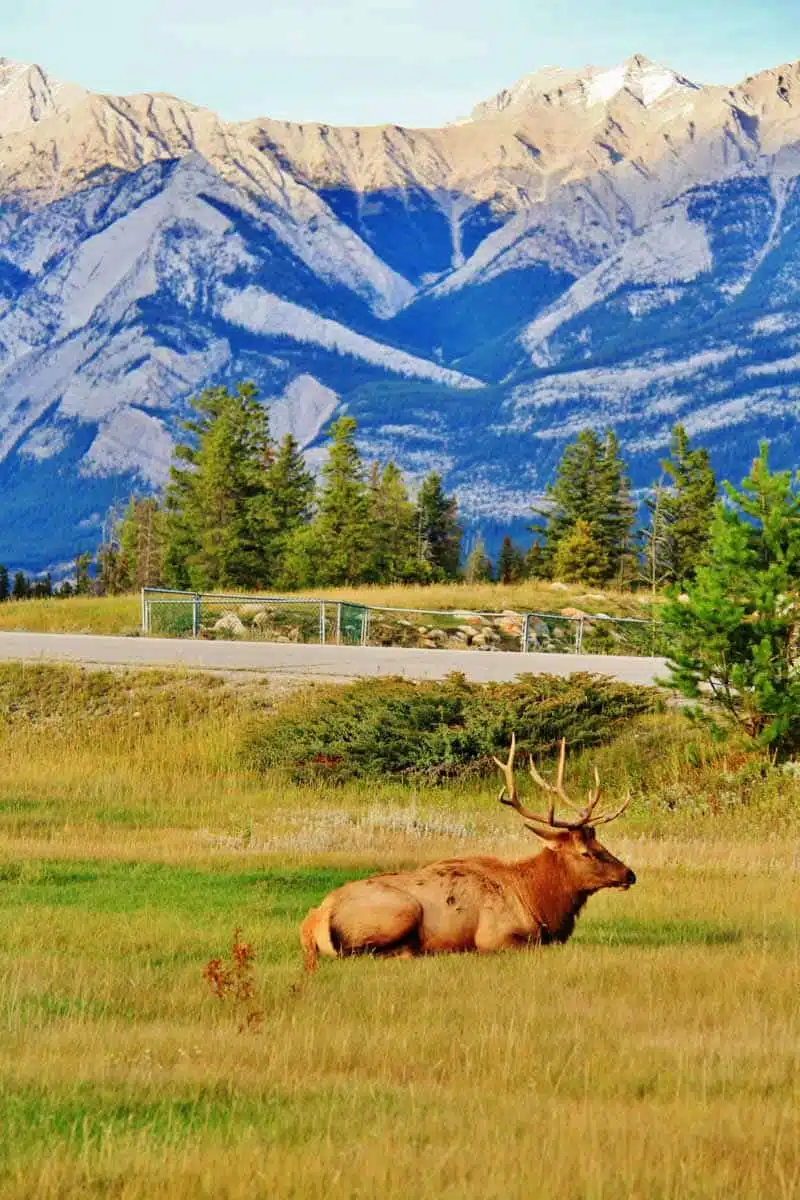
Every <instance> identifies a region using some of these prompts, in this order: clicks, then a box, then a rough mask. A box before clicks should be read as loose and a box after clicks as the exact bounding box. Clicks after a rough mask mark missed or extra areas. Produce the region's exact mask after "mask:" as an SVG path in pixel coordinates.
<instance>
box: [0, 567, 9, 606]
mask: <svg viewBox="0 0 800 1200" xmlns="http://www.w3.org/2000/svg"><path fill="white" fill-rule="evenodd" d="M10 595H11V580H10V578H9V574H8V567H3V566H0V604H2V603H3V601H4V600H7V599H8V597H9V596H10Z"/></svg>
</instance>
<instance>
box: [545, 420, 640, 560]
mask: <svg viewBox="0 0 800 1200" xmlns="http://www.w3.org/2000/svg"><path fill="white" fill-rule="evenodd" d="M546 494H547V499H548V505H547V507H546V508H541V509H536V510H534V511H535V513H536V515H537V516H538V517H539V518H540V519H543V521H544V525H543V526H542V525H538V526H534V528H533V532H534V533H535V534H537V535H538V537H539V538H540V539H541V541H542V547H541V557H542V562H543V565H544V567H545V569H546V570H547V571H548V572H549V573H550V574H552V573H554V571H555V562H556V556H557V553H558V549H559V546H560V544H561V543H562V542H563V541H564V540H565V539H566V538H569V537H571V535H572V534H573V532H574V530H575V527H576V525H577V523H578V522H579V521H582V522H584V524H585V526H586V527H588V531H589V532H588V534H587V532H586V530H585V529H583V528H582V529H581V532H580V534H579V536H578V541H581V540H584V539H585V538H587V537H588V538H589V539H590V541H591V543H592V545H593V546H595V547H597V550H598V554H599V557H598V555H595V556H594V557H593V565H592V567H591V568H589V573H590V574H591V575H592V576H593V578H594V579H595V582H596V583H604V582H607V581H609V580H611V579H614V577H615V576H616V577H617V579H621V578H622V577H623V573H624V570H625V567H626V565H627V564H628V562H629V561H630V557H631V551H630V535H631V530H632V528H633V518H634V511H635V510H634V505H633V502H632V500H631V495H630V484H629V481H628V478H627V474H626V471H625V465H624V463H623V462H622V458H621V456H620V452H619V442H618V441H617V438H616V435H615V434H614V433H613V432H611V431H609V432H608V433H607V434H606V436H605V438H604V439H602V440H601V438H600V437H599V436H598V434H597V433H596V432H595V431H594V430H593V429H584V430H582V431H581V433H579V434H578V437H577V438H576V439H575V441H574V442H572V443H570V445H568V446H566V447H565V449H564V453H563V455H562V456H561V461H560V463H559V464H558V467H557V469H556V479H555V482H554V483H552V484H550V485H548V487H547V490H546ZM570 553H571V554H572V551H570ZM602 564H605V565H604V566H602ZM573 565H574V564H573ZM564 568H565V559H564V557H563V556H562V559H561V562H560V568H559V569H561V570H563V569H564ZM570 569H572V567H570ZM601 569H602V571H603V572H604V573H603V574H602V576H598V571H600V570H601Z"/></svg>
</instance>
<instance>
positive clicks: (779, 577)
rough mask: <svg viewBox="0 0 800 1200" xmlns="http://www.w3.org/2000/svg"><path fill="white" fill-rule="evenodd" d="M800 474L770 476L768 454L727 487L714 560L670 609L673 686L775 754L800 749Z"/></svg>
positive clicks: (711, 552) (709, 558) (715, 525)
mask: <svg viewBox="0 0 800 1200" xmlns="http://www.w3.org/2000/svg"><path fill="white" fill-rule="evenodd" d="M798 484H800V475H796V476H795V477H794V478H793V474H792V472H789V471H779V472H776V473H772V472H770V469H769V461H768V447H767V444H766V443H762V445H761V447H760V453H759V457H758V458H757V459H756V460H755V461H754V463H753V465H752V468H751V470H750V473H749V474H748V476H747V477H746V478H745V479H744V480H743V481H742V485H741V489H740V490H738V491H737V490H736V489H735V488H733V487H731V485H730V484H727V483H726V484H725V485H724V486H725V491H726V493H727V499H728V503H727V504H725V503H723V502H721V501H720V502H718V503H717V505H716V507H715V510H714V517H713V520H712V524H711V531H710V537H709V543H708V553H707V554H706V555H705V556H704V558H703V561H702V562H701V563H700V565H699V566H698V567H697V569H696V571H695V575H694V579H693V580H691V581H690V582H689V583H686V584H684V586H685V588H686V593H687V596H688V599H687V598H686V596H684V597H681V598H679V597H678V596H677V595H676V596H673V598H672V600H671V601H670V603H669V604H667V605H666V606H665V608H664V610H663V612H662V617H661V619H662V623H663V626H664V630H665V632H666V635H667V637H668V639H669V645H670V669H671V672H672V683H673V685H674V686H676V687H677V688H678V689H679V690H680V691H681V692H682V693H683V695H684V696H686V697H688V698H690V699H693V700H701V699H702V701H703V707H702V708H700V707H698V708H697V709H695V710H694V712H695V715H696V716H702V715H703V713H704V712H707V711H708V708H709V707H710V709H711V711H712V712H713V713H714V714H715V717H716V725H717V728H725V727H730V726H733V727H736V728H739V729H740V730H743V731H744V732H745V733H746V734H747V735H748V736H749V737H750V738H752V739H753V741H754V742H755V743H756V744H758V745H761V746H764V747H768V748H769V749H770V752H771V753H772V755H773V756H775V757H785V756H786V755H787V754H790V753H792V752H796V751H797V750H798V749H800V673H798V656H799V654H800V647H799V646H798V628H800V598H799V596H798V593H799V592H800V488H798Z"/></svg>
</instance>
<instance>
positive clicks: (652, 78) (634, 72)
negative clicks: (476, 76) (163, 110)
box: [472, 54, 702, 121]
mask: <svg viewBox="0 0 800 1200" xmlns="http://www.w3.org/2000/svg"><path fill="white" fill-rule="evenodd" d="M700 90H702V89H700V88H699V87H698V85H697V84H695V83H692V81H691V80H689V79H686V78H685V76H683V75H680V74H678V72H677V71H673V70H672V68H671V67H665V66H662V65H660V64H659V63H655V62H653V61H652V60H651V59H649V58H647V57H646V56H645V55H644V54H634V55H633V56H632V57H631V58H629V59H626V61H625V62H622V63H619V64H618V65H617V66H615V67H610V68H606V67H586V68H584V69H583V70H580V71H569V70H565V69H564V68H563V67H545V68H544V69H543V70H541V71H536V72H535V73H534V74H533V75H525V76H523V78H522V79H520V80H518V82H517V83H515V84H514V85H513V86H512V87H511V88H506V89H504V90H503V91H502V92H499V93H498V94H497V95H496V96H493V97H492V98H491V99H489V100H485V101H484V102H483V103H481V104H478V105H477V106H476V108H475V109H473V112H472V120H473V121H480V120H485V119H487V118H491V117H494V116H497V115H498V114H501V113H506V112H520V113H521V112H524V111H525V110H526V109H530V108H532V107H539V106H542V105H545V106H549V107H554V106H555V107H560V108H582V109H589V108H593V107H595V106H596V105H601V104H608V103H610V102H611V101H612V100H613V99H614V98H615V97H616V96H618V95H619V93H620V92H622V91H627V92H629V93H630V94H631V95H633V96H634V97H635V98H636V99H637V100H638V101H639V102H640V103H641V104H642V105H643V106H644V107H645V108H650V107H651V106H652V105H654V104H657V103H659V102H660V101H662V100H664V99H665V98H667V97H668V96H672V95H674V94H675V93H676V92H682V91H687V92H694V91H700Z"/></svg>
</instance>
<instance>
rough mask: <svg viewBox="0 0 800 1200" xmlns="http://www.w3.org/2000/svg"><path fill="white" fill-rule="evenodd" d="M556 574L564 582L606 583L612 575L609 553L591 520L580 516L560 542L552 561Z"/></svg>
mask: <svg viewBox="0 0 800 1200" xmlns="http://www.w3.org/2000/svg"><path fill="white" fill-rule="evenodd" d="M552 570H553V576H554V578H556V579H560V580H563V582H564V583H585V584H589V585H591V586H596V585H597V584H600V583H603V582H604V581H605V580H606V579H608V577H609V563H608V556H607V554H606V551H605V549H604V547H603V546H602V544H601V543H600V542H599V541H598V539H597V537H596V536H595V533H594V530H593V529H592V526H591V525H590V524H589V522H588V521H585V520H583V518H578V520H577V521H576V522H575V524H574V525H573V526H572V529H571V530H570V531H569V533H567V534H566V535H565V536H564V537H562V539H561V541H560V542H559V543H558V545H557V547H556V552H555V554H554V555H553V562H552Z"/></svg>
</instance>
